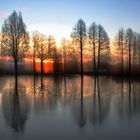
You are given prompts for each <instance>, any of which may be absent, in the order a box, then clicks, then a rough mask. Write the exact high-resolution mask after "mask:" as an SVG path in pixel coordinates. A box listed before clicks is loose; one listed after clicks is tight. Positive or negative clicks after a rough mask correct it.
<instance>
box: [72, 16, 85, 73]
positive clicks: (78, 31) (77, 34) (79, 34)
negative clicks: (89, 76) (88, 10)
mask: <svg viewBox="0 0 140 140" xmlns="http://www.w3.org/2000/svg"><path fill="white" fill-rule="evenodd" d="M72 38H75V39H76V40H77V42H78V45H79V47H80V57H81V75H83V46H84V44H85V39H86V24H85V22H84V21H83V20H82V19H79V20H78V22H77V24H76V26H75V28H74V30H73V33H72Z"/></svg>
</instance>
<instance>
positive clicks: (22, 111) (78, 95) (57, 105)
mask: <svg viewBox="0 0 140 140" xmlns="http://www.w3.org/2000/svg"><path fill="white" fill-rule="evenodd" d="M0 139H1V140H31V139H34V140H39V139H40V140H46V139H49V140H59V139H60V140H63V139H64V140H78V139H79V140H86V139H88V140H90V139H92V140H93V139H95V140H98V139H99V140H105V139H107V140H118V139H119V140H124V139H127V140H134V139H135V140H139V139H140V81H138V80H132V79H131V80H128V79H115V78H112V77H103V76H101V77H99V78H95V77H94V76H84V77H83V80H81V77H80V76H69V77H66V78H65V77H60V76H59V77H58V76H57V77H52V76H45V77H43V80H42V82H41V80H40V77H36V78H34V77H32V76H19V77H18V85H17V86H16V85H15V82H14V76H3V77H0Z"/></svg>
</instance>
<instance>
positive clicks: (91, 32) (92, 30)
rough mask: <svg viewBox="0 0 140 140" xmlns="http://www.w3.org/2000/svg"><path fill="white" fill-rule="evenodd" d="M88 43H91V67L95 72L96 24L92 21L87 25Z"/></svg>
mask: <svg viewBox="0 0 140 140" xmlns="http://www.w3.org/2000/svg"><path fill="white" fill-rule="evenodd" d="M88 35H89V43H90V44H91V45H92V48H93V68H94V72H95V74H96V71H97V67H96V43H97V25H96V23H92V24H91V26H90V27H89V32H88Z"/></svg>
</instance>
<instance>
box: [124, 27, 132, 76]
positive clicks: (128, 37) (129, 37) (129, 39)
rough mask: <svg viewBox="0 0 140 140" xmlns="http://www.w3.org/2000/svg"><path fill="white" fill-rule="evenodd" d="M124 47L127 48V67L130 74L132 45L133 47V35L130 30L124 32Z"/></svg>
mask: <svg viewBox="0 0 140 140" xmlns="http://www.w3.org/2000/svg"><path fill="white" fill-rule="evenodd" d="M125 37H126V45H127V47H128V67H129V74H131V73H132V66H131V63H132V58H131V55H132V45H133V39H134V33H133V30H132V29H131V28H128V29H127V30H126V35H125Z"/></svg>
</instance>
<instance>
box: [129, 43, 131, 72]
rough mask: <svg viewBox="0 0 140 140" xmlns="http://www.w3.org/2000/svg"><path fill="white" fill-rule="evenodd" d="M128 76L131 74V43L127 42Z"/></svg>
mask: <svg viewBox="0 0 140 140" xmlns="http://www.w3.org/2000/svg"><path fill="white" fill-rule="evenodd" d="M129 74H131V41H129Z"/></svg>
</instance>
